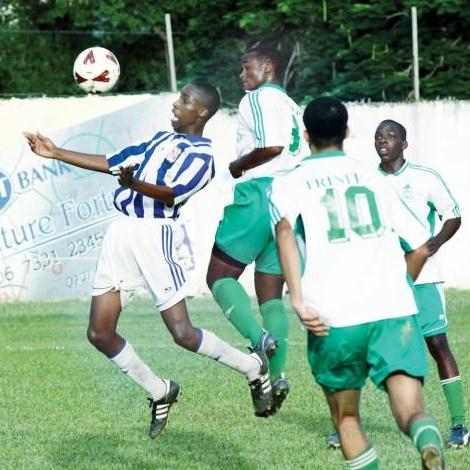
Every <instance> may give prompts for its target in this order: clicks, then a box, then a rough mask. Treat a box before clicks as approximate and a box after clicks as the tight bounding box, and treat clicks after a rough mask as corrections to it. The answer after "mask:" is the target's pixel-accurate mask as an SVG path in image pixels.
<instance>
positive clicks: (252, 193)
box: [215, 178, 304, 275]
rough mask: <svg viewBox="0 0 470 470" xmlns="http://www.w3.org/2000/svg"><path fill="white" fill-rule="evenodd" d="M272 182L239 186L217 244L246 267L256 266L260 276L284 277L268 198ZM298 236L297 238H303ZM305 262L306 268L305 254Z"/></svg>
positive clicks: (253, 182)
mask: <svg viewBox="0 0 470 470" xmlns="http://www.w3.org/2000/svg"><path fill="white" fill-rule="evenodd" d="M272 180H273V179H272V178H254V179H252V180H249V181H245V182H243V183H238V184H237V185H236V186H235V191H234V197H233V203H232V204H230V205H228V206H226V207H225V209H224V216H223V218H222V220H221V221H220V223H219V226H218V228H217V232H216V234H215V244H216V245H217V247H218V248H219V249H220V250H222V251H223V252H224V253H225V254H227V255H228V256H230V257H231V258H233V259H234V260H236V261H238V262H240V263H242V264H246V265H248V264H250V263H253V262H254V263H255V271H257V272H261V273H265V274H276V275H280V274H282V269H281V265H280V262H279V257H278V254H277V247H276V240H275V239H274V236H273V233H272V227H271V217H270V212H269V201H268V196H267V190H268V189H269V187H270V186H271V182H272ZM297 232H298V230H297V231H296V236H298V237H300V234H298V233H297ZM302 245H303V244H302ZM301 259H302V264H303V259H304V256H303V255H302V254H301Z"/></svg>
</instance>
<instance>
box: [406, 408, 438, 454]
mask: <svg viewBox="0 0 470 470" xmlns="http://www.w3.org/2000/svg"><path fill="white" fill-rule="evenodd" d="M408 435H409V436H410V438H411V439H412V441H413V444H414V445H415V447H416V448H417V449H418V451H419V452H421V450H422V449H423V447H428V446H432V447H435V448H436V449H438V450H440V451H441V452H442V446H443V444H442V437H441V434H440V432H439V429H438V427H437V423H436V420H435V419H434V418H431V416H426V415H422V416H420V417H418V418H416V419H415V420H414V421H413V424H412V425H411V426H410V430H409V431H408Z"/></svg>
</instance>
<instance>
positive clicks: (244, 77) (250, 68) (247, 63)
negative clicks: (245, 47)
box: [240, 54, 270, 91]
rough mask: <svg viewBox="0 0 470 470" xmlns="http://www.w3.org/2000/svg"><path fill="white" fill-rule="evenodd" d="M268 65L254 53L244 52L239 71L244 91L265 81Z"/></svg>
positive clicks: (268, 71) (267, 74) (253, 88)
mask: <svg viewBox="0 0 470 470" xmlns="http://www.w3.org/2000/svg"><path fill="white" fill-rule="evenodd" d="M269 67H270V65H269V64H268V63H266V61H264V60H263V59H262V58H259V57H257V56H256V54H246V55H244V56H243V59H242V71H241V72H240V80H241V81H242V84H243V89H244V90H246V91H251V90H256V89H257V88H258V87H259V86H260V85H262V84H263V83H265V82H266V81H267V79H268V76H269V74H270V70H269Z"/></svg>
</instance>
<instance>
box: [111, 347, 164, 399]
mask: <svg viewBox="0 0 470 470" xmlns="http://www.w3.org/2000/svg"><path fill="white" fill-rule="evenodd" d="M110 360H111V362H113V363H114V364H116V366H117V367H119V369H121V371H122V372H124V374H126V375H128V376H129V377H130V378H131V379H132V380H133V381H134V382H135V383H136V384H137V385H140V386H141V387H142V388H143V389H144V390H146V391H147V393H149V395H150V396H151V397H152V398H153V399H154V400H159V399H160V398H162V397H163V396H164V395H165V394H166V392H167V390H168V387H169V385H170V384H169V382H168V380H163V379H161V378H160V377H157V376H156V375H155V374H154V373H153V372H152V371H151V369H150V367H149V366H148V365H147V364H145V362H144V361H142V359H141V358H140V357H139V356H138V355H137V354H136V352H135V351H134V348H133V347H132V344H130V343H129V342H127V341H126V344H125V345H124V347H123V348H122V349H121V351H120V352H119V353H118V354H116V356H114V357H112V358H110Z"/></svg>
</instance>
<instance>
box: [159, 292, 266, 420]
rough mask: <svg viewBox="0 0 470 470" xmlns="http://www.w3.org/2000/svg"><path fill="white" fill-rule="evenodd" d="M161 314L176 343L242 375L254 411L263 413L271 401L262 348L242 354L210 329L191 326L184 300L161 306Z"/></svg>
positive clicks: (259, 413) (259, 414) (260, 414)
mask: <svg viewBox="0 0 470 470" xmlns="http://www.w3.org/2000/svg"><path fill="white" fill-rule="evenodd" d="M161 315H162V318H163V321H164V322H165V325H166V326H167V328H168V330H169V331H170V333H171V335H172V336H173V339H174V341H175V343H176V344H178V345H179V346H181V347H183V348H185V349H188V350H189V351H193V352H196V353H198V354H201V355H202V356H205V357H210V358H211V359H214V360H215V361H217V362H218V363H220V364H223V365H225V366H227V367H229V368H231V369H233V370H235V371H237V372H239V373H241V374H243V375H245V377H246V378H247V380H248V382H249V385H250V389H251V395H252V399H253V405H254V407H255V414H256V415H257V416H267V414H268V412H269V410H270V408H271V405H272V395H271V384H270V382H269V374H268V370H269V369H268V357H267V355H266V353H265V352H264V351H263V350H260V351H255V352H254V353H253V354H250V355H248V354H244V353H242V352H241V351H239V350H238V349H236V348H234V347H232V346H231V345H229V344H228V343H226V342H225V341H222V340H221V339H220V338H219V337H217V336H216V335H215V334H214V333H212V332H210V331H207V330H203V329H200V328H195V327H194V326H193V325H192V323H191V320H190V319H189V316H188V311H187V309H186V302H185V301H184V300H182V301H180V302H178V303H177V304H175V305H173V306H172V307H170V308H168V309H166V310H163V311H162V312H161Z"/></svg>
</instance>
